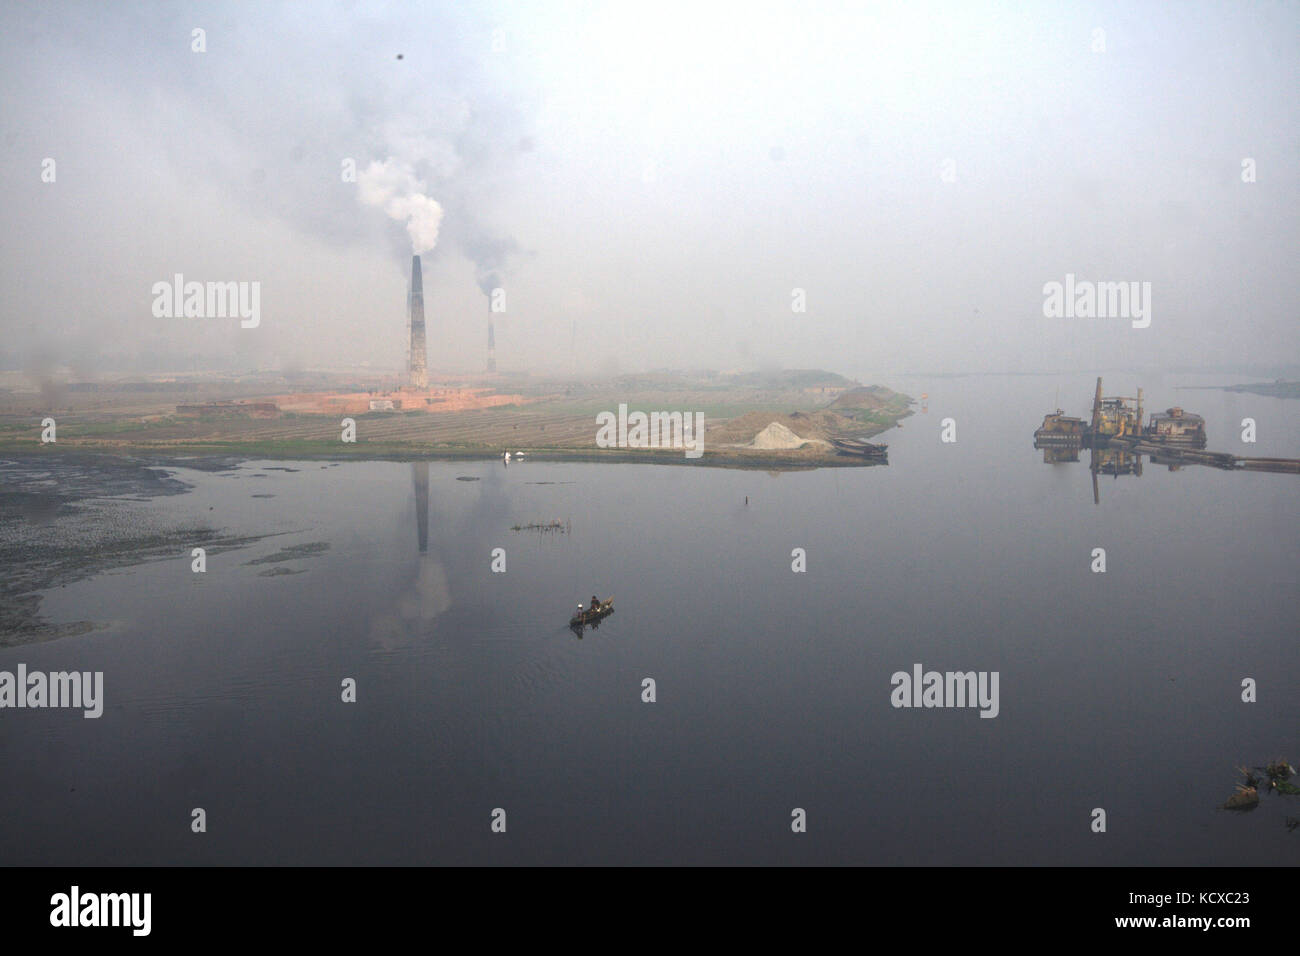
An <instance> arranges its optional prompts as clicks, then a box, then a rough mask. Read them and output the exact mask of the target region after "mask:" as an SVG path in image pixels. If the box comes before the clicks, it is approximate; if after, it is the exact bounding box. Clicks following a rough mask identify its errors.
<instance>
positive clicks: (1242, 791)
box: [1222, 784, 1259, 810]
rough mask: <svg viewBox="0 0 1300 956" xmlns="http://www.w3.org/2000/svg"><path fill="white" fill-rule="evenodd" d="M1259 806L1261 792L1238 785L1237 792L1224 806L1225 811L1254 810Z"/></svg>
mask: <svg viewBox="0 0 1300 956" xmlns="http://www.w3.org/2000/svg"><path fill="white" fill-rule="evenodd" d="M1257 806H1259V791H1258V790H1256V789H1255V788H1254V787H1245V786H1242V785H1241V784H1237V792H1236V793H1234V794H1233V795H1232V796H1230V797H1229V798H1228V800H1227V802H1226V803H1225V804H1224V805H1223V807H1222V809H1224V810H1254V809H1255V808H1256V807H1257Z"/></svg>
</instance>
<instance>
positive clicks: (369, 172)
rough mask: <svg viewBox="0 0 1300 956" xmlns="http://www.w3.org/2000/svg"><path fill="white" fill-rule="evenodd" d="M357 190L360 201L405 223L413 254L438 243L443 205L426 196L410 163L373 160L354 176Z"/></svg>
mask: <svg viewBox="0 0 1300 956" xmlns="http://www.w3.org/2000/svg"><path fill="white" fill-rule="evenodd" d="M357 189H358V195H359V196H360V198H361V201H362V202H363V203H365V204H366V205H368V206H378V207H380V208H381V209H383V210H384V212H385V213H386V214H387V215H388V216H389V218H391V219H396V220H397V221H398V222H405V223H406V231H407V232H408V233H409V234H410V236H411V252H412V253H413V254H415V255H417V256H418V255H422V254H424V253H426V252H428V251H429V250H431V249H432V248H433V247H434V246H436V245H437V244H438V227H439V226H441V225H442V206H440V205H438V202H437V201H436V200H434V199H431V198H429V197H428V196H426V195H425V185H424V183H423V182H422V181H421V180H419V179H418V178H416V175H415V173H414V172H412V171H411V167H410V166H407V165H406V164H405V163H401V162H398V161H397V160H395V159H393V158H392V157H391V156H390V157H389V158H388V159H386V160H384V161H383V162H382V163H381V162H378V161H375V162H372V163H371V164H370V165H369V166H367V167H366V168H365V169H364V170H362V171H361V173H360V174H359V175H358V176H357Z"/></svg>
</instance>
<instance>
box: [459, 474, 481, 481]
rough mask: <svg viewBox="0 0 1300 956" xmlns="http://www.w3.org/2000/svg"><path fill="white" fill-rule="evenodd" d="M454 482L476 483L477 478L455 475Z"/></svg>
mask: <svg viewBox="0 0 1300 956" xmlns="http://www.w3.org/2000/svg"><path fill="white" fill-rule="evenodd" d="M456 480H457V481H478V479H477V478H472V477H470V476H469V475H457V476H456Z"/></svg>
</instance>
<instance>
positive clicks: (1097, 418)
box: [1034, 378, 1300, 474]
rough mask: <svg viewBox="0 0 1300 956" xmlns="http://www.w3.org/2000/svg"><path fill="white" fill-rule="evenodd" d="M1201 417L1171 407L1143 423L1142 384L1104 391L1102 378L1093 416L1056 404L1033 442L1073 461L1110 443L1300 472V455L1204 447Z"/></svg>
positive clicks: (1188, 458) (1177, 458)
mask: <svg viewBox="0 0 1300 956" xmlns="http://www.w3.org/2000/svg"><path fill="white" fill-rule="evenodd" d="M1205 444H1206V435H1205V419H1203V418H1202V417H1201V416H1200V415H1195V414H1193V413H1191V412H1187V411H1184V410H1183V409H1182V408H1178V407H1174V408H1169V409H1166V410H1165V411H1163V412H1157V413H1155V414H1153V415H1152V416H1151V419H1150V421H1149V422H1147V423H1146V424H1143V409H1142V389H1140V388H1139V389H1138V390H1137V397H1135V398H1129V397H1125V396H1110V397H1107V396H1103V395H1102V393H1101V379H1100V378H1098V379H1097V389H1096V391H1095V392H1094V394H1093V399H1092V417H1091V418H1090V419H1088V420H1084V419H1082V418H1071V417H1069V416H1068V415H1066V414H1065V412H1064V411H1062V410H1061V409H1059V408H1058V409H1057V410H1056V411H1054V412H1052V413H1051V414H1049V415H1047V416H1045V417H1044V418H1043V424H1042V425H1041V426H1040V427H1039V428H1038V430H1037V431H1035V432H1034V447H1035V448H1041V449H1047V450H1048V451H1047V452H1045V454H1048V453H1050V454H1051V455H1052V459H1051V460H1053V461H1077V460H1078V458H1077V451H1078V449H1080V448H1092V449H1110V450H1113V451H1117V452H1128V453H1130V454H1133V455H1148V456H1150V457H1151V459H1152V460H1153V461H1156V462H1158V463H1160V464H1166V465H1170V466H1171V467H1174V466H1178V465H1183V464H1188V465H1209V466H1211V467H1214V468H1230V469H1243V470H1248V471H1277V472H1289V473H1295V474H1300V459H1295V458H1243V457H1241V456H1238V455H1230V454H1228V453H1226V452H1215V451H1205V450H1204V448H1205Z"/></svg>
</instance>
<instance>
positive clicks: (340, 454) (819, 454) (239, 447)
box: [0, 426, 893, 471]
mask: <svg viewBox="0 0 1300 956" xmlns="http://www.w3.org/2000/svg"><path fill="white" fill-rule="evenodd" d="M890 427H893V426H886V427H884V428H881V429H879V431H885V430H887V428H890ZM879 431H875V430H873V431H871V432H870V435H875V434H878V433H879ZM867 437H870V436H869V435H868V436H867ZM521 451H522V452H523V453H524V454H525V458H524V459H523V460H522V461H520V460H515V459H514V457H513V456H514V455H516V454H517V453H518V452H521ZM510 452H511V456H512V464H514V465H515V466H517V467H527V466H528V464H529V463H531V462H586V463H590V464H620V465H626V464H636V465H695V466H697V467H704V468H740V469H753V470H758V471H809V470H812V469H816V468H863V467H869V466H871V465H873V464H876V463H875V462H870V461H866V460H864V459H861V458H856V457H854V456H851V455H837V454H828V453H826V452H824V451H821V450H815V451H814V450H808V451H804V450H798V449H795V450H791V451H750V450H748V449H743V448H721V449H717V450H710V449H709V448H708V445H707V443H706V445H705V451H704V454H703V455H701V456H700V457H699V458H687V457H686V455H685V452H684V450H683V449H680V448H658V449H652V448H646V449H628V448H518V449H515V448H512V449H510ZM0 454H2V455H15V456H18V455H21V456H23V457H25V458H30V457H35V456H40V455H99V456H105V457H119V458H133V459H137V460H141V461H145V462H158V463H159V464H161V465H165V466H175V467H185V461H186V460H187V459H191V458H192V459H195V460H196V461H202V460H210V459H224V460H228V461H394V462H409V461H500V460H501V454H502V452H501V451H500V450H497V449H490V448H411V447H409V446H399V445H396V444H390V443H383V442H356V443H343V442H337V441H335V442H327V441H312V442H229V443H220V442H205V443H202V444H200V443H168V444H161V443H160V444H148V445H137V444H128V443H117V442H113V443H100V442H87V441H79V442H68V443H55V444H54V445H41V444H40V443H39V442H33V441H31V440H30V439H29V440H26V441H15V440H13V439H9V440H6V441H0Z"/></svg>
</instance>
